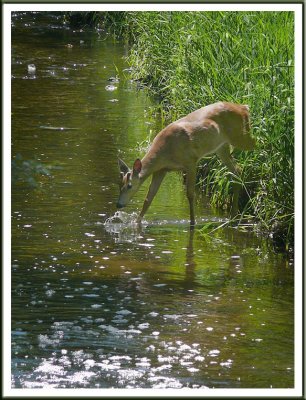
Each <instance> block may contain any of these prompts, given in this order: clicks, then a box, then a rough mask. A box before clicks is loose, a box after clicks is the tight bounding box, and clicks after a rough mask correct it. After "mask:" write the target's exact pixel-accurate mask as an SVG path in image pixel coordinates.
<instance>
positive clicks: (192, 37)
mask: <svg viewBox="0 0 306 400" xmlns="http://www.w3.org/2000/svg"><path fill="white" fill-rule="evenodd" d="M96 17H97V16H96ZM99 21H100V24H102V25H104V26H106V27H108V29H109V28H110V29H112V30H114V31H115V32H117V33H118V34H120V35H121V36H122V35H124V34H125V35H126V36H127V37H128V40H129V41H130V44H131V46H130V52H129V57H128V61H129V63H130V64H131V66H132V67H133V71H134V78H136V79H139V80H141V81H143V82H144V83H146V85H147V86H148V87H149V89H150V91H151V92H152V93H154V94H155V95H158V98H159V99H160V102H161V104H162V106H163V109H164V110H166V112H167V120H168V121H169V122H170V120H173V119H176V118H178V117H180V116H183V115H185V114H187V113H189V112H191V111H193V110H195V109H197V108H199V107H202V106H203V105H207V104H210V103H214V102H216V101H219V100H226V101H233V102H237V103H242V104H248V105H249V106H250V111H251V121H252V126H253V129H252V131H253V135H254V137H255V138H256V140H257V148H256V150H255V151H252V152H238V151H235V152H234V155H235V157H236V158H237V160H238V162H239V164H240V165H241V167H242V177H241V179H242V184H243V186H244V190H243V195H242V196H241V199H240V207H241V210H240V211H241V213H242V216H243V215H248V216H249V218H250V217H251V218H253V219H254V220H256V221H258V222H259V224H260V226H261V228H262V229H263V230H265V231H266V232H268V233H269V234H271V235H273V236H274V238H275V239H276V240H277V241H280V242H282V243H283V244H285V245H286V246H288V245H293V230H294V14H293V12H280V11H278V12H262V11H257V12H242V11H240V12H122V13H101V14H99ZM228 178H229V174H228V172H227V170H226V168H224V167H223V166H222V164H220V162H219V160H218V159H217V158H216V157H213V158H212V159H210V160H208V159H205V160H203V162H202V165H201V166H200V170H199V176H198V182H199V185H200V186H201V187H202V188H203V190H206V191H207V192H208V193H209V194H210V196H211V202H212V204H213V205H215V206H218V207H228V205H229V203H230V197H231V185H229V183H228V182H229V181H228Z"/></svg>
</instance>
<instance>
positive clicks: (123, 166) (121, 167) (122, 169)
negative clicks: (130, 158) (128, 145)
mask: <svg viewBox="0 0 306 400" xmlns="http://www.w3.org/2000/svg"><path fill="white" fill-rule="evenodd" d="M118 165H119V170H120V172H123V174H124V175H125V174H126V173H127V172H129V170H130V168H129V167H128V166H127V165H126V163H125V162H124V161H122V160H120V158H118Z"/></svg>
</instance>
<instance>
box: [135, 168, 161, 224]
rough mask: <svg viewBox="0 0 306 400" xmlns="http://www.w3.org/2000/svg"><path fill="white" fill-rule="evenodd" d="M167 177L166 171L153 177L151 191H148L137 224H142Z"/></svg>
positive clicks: (155, 173)
mask: <svg viewBox="0 0 306 400" xmlns="http://www.w3.org/2000/svg"><path fill="white" fill-rule="evenodd" d="M165 175H166V171H165V170H161V171H158V172H154V174H153V175H152V180H151V183H150V187H149V191H148V194H147V197H146V199H145V201H144V203H143V206H142V210H141V212H140V214H139V216H138V218H137V222H140V221H141V220H142V217H143V216H144V215H145V213H146V211H147V210H148V208H149V207H150V204H151V203H152V200H153V199H154V197H155V195H156V193H157V191H158V189H159V187H160V184H161V183H162V181H163V179H164V177H165Z"/></svg>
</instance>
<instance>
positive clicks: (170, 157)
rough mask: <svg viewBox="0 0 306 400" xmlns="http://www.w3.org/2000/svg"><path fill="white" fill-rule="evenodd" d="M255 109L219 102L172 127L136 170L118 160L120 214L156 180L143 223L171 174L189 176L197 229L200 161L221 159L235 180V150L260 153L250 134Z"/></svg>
mask: <svg viewBox="0 0 306 400" xmlns="http://www.w3.org/2000/svg"><path fill="white" fill-rule="evenodd" d="M250 130H251V126H250V115H249V106H248V105H241V104H236V103H229V102H222V101H220V102H218V103H214V104H210V105H207V106H205V107H202V108H200V109H198V110H196V111H193V112H191V113H190V114H188V115H186V116H185V117H183V118H180V119H178V120H177V121H174V122H172V123H170V124H169V125H168V126H166V127H165V128H164V129H162V130H161V131H160V132H159V133H158V134H157V135H156V136H155V138H154V140H153V142H152V144H151V146H150V147H149V150H148V151H147V153H146V154H145V156H144V157H143V158H142V159H141V160H140V159H139V158H137V159H136V160H135V162H134V164H133V167H132V169H130V168H129V167H128V166H127V164H126V163H125V162H124V161H122V160H121V159H120V158H119V159H118V165H119V171H120V184H119V186H120V193H119V198H118V201H117V208H123V207H125V206H126V205H127V204H128V203H129V201H130V200H131V199H132V197H133V196H134V195H135V194H136V193H137V191H138V190H139V188H140V186H141V185H142V184H143V183H144V181H145V180H146V179H147V178H148V177H150V176H152V180H151V184H150V186H149V190H148V193H147V196H146V198H145V200H144V203H143V207H142V209H141V212H140V214H139V216H138V218H137V222H138V223H140V222H141V221H142V219H143V216H144V215H145V213H146V211H147V210H148V208H149V206H150V205H151V203H152V200H153V199H154V197H155V195H156V193H157V192H158V189H159V187H160V185H161V183H162V181H163V179H164V177H165V175H166V174H167V172H169V171H183V172H184V173H185V176H186V192H187V198H188V201H189V210H190V225H191V226H194V225H195V212H194V198H195V185H196V172H197V165H198V162H199V160H200V159H201V158H202V157H204V156H207V155H212V154H216V155H217V156H218V157H219V158H220V160H221V162H222V163H223V164H224V165H225V166H226V167H227V168H228V170H229V171H230V172H231V173H232V174H233V175H234V176H239V175H240V173H241V169H240V167H239V166H238V165H237V163H236V161H235V160H234V158H233V157H232V155H231V146H233V147H234V148H237V149H239V150H243V151H248V150H253V149H254V148H255V145H256V142H255V139H254V138H253V137H252V136H251V133H250ZM237 185H239V183H238V182H236V186H235V187H234V190H233V199H232V210H233V211H234V213H235V212H237V210H238V197H239V187H238V186H237Z"/></svg>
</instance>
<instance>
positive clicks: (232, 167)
mask: <svg viewBox="0 0 306 400" xmlns="http://www.w3.org/2000/svg"><path fill="white" fill-rule="evenodd" d="M216 154H217V155H218V157H219V158H220V160H221V161H222V163H223V164H224V165H225V166H226V167H227V168H228V170H229V171H230V172H231V173H232V174H233V175H234V180H233V181H232V182H233V199H232V206H231V216H232V217H234V216H235V215H237V213H238V200H239V194H240V190H241V184H240V183H239V182H237V181H235V176H236V177H239V176H240V173H241V169H240V167H239V166H238V165H237V163H236V161H235V160H234V158H233V157H232V155H231V151H230V147H229V145H228V144H224V145H223V146H222V147H220V148H219V149H218V150H217V152H216Z"/></svg>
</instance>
